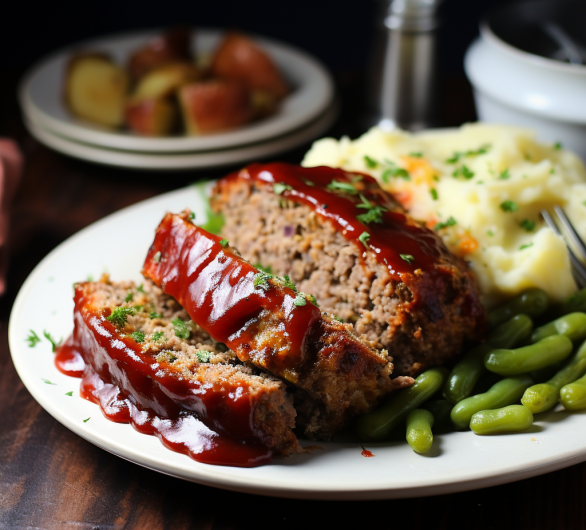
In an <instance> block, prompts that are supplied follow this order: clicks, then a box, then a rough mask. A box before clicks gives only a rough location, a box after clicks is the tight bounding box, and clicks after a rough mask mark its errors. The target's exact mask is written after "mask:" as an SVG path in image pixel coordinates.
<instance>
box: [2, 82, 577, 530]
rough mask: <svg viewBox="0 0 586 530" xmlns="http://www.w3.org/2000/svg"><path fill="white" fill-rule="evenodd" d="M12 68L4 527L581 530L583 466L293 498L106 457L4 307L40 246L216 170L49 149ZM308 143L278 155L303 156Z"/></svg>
mask: <svg viewBox="0 0 586 530" xmlns="http://www.w3.org/2000/svg"><path fill="white" fill-rule="evenodd" d="M17 78H18V76H17V75H14V76H12V81H13V82H12V83H8V84H5V85H3V86H2V88H0V101H1V102H2V103H1V106H0V116H2V118H0V119H1V120H2V121H0V135H11V136H12V137H16V138H17V139H18V140H19V142H20V143H21V145H22V147H23V150H24V152H25V155H26V160H27V166H26V171H25V175H24V179H23V182H22V186H21V188H20V191H19V193H18V195H17V197H16V201H15V204H14V209H13V213H12V230H11V245H12V249H11V268H10V273H9V278H8V280H9V288H8V292H7V293H6V294H5V295H4V296H3V297H2V298H1V299H0V528H2V529H10V530H12V529H14V530H17V529H32V528H40V529H59V530H61V529H63V530H85V529H100V530H107V529H122V528H125V529H126V528H128V529H160V528H164V529H174V530H175V529H178V530H182V529H187V528H194V529H214V530H228V529H242V528H255V529H258V530H262V529H265V528H266V529H271V530H274V529H275V528H279V529H295V530H300V529H305V528H316V529H317V528H319V529H322V528H323V529H325V528H334V529H344V528H355V529H368V530H371V529H372V530H374V529H376V530H379V529H384V528H405V529H407V528H408V529H409V530H419V529H422V530H423V529H425V530H430V529H436V528H437V529H440V528H441V529H454V528H467V529H470V530H476V529H483V530H484V529H496V530H508V529H531V530H533V529H536V530H537V529H544V530H545V529H552V528H555V529H557V528H559V529H580V528H586V464H581V465H577V466H573V467H570V468H568V469H565V470H561V471H558V472H555V473H550V474H547V475H544V476H541V477H537V478H533V479H530V480H524V481H521V482H516V483H512V484H508V485H504V486H499V487H494V488H489V489H483V490H477V491H470V492H466V493H459V494H451V495H444V496H436V497H430V498H415V499H406V500H396V501H372V502H343V503H336V502H317V501H297V500H288V499H272V498H263V497H255V496H251V495H246V494H240V493H233V492H227V491H221V490H216V489H212V488H208V487H204V486H199V485H197V484H191V483H188V482H183V481H181V480H178V479H174V478H171V477H168V476H165V475H162V474H159V473H156V472H153V471H150V470H148V469H144V468H142V467H139V466H138V465H135V464H132V463H129V462H126V461H124V460H122V459H120V458H118V457H116V456H114V455H111V454H109V453H107V452H106V451H103V450H102V449H99V448H98V447H95V446H93V445H92V444H90V443H88V442H86V441H85V440H83V439H81V438H80V437H78V436H77V435H75V434H73V433H72V432H70V431H69V430H67V429H66V428H65V427H63V426H62V425H61V424H59V423H58V422H57V421H56V420H54V419H53V418H52V417H51V416H50V415H49V414H48V413H47V412H45V411H44V410H43V409H42V408H41V407H40V406H39V405H38V404H37V403H36V402H35V401H34V400H33V398H32V397H31V396H30V394H29V393H28V392H27V390H26V389H25V388H24V386H23V384H22V383H21V382H20V379H19V378H18V375H17V374H16V372H15V370H14V368H13V366H12V363H11V361H10V354H9V349H8V341H7V324H8V317H9V313H10V308H11V306H12V303H13V301H14V297H15V296H16V293H17V292H18V289H19V288H20V286H21V284H22V282H23V281H24V280H25V278H26V276H27V275H28V274H29V273H30V271H31V270H32V269H33V268H34V266H35V265H36V264H37V263H38V262H39V261H40V260H41V259H42V258H43V257H44V256H45V255H46V254H47V252H49V251H50V250H51V249H53V248H54V247H55V246H56V245H57V244H59V243H60V242H61V241H63V240H64V239H66V238H67V237H69V236H70V235H72V234H73V233H75V232H77V231H78V230H80V229H81V228H83V227H85V226H87V225H89V224H90V223H92V222H94V221H96V220H98V219H100V218H102V217H103V216H105V215H107V214H109V213H111V212H114V211H116V210H118V209H120V208H122V207H124V206H127V205H129V204H133V203H136V202H138V201H140V200H143V199H146V198H148V197H152V196H154V195H157V194H159V193H162V192H165V191H168V190H170V189H175V188H178V187H181V186H183V185H186V184H187V183H189V182H192V181H194V180H197V179H198V178H202V177H203V176H205V177H206V178H207V177H210V176H216V175H218V174H221V173H222V172H221V171H205V172H200V173H184V174H165V173H157V174H149V173H143V172H141V173H139V172H132V171H123V170H117V169H112V168H107V167H101V166H96V165H92V164H86V163H83V162H79V161H75V160H73V159H70V158H67V157H64V156H61V155H59V154H57V153H54V152H52V151H50V150H49V149H47V148H45V147H43V146H41V145H39V144H38V143H37V142H35V141H34V140H33V139H31V138H30V137H29V136H28V135H27V134H26V133H25V132H24V129H23V127H22V123H21V121H20V118H19V115H18V111H17V108H16V102H15V98H14V95H13V94H14V92H13V91H12V90H13V88H14V82H15V81H16V79H17ZM340 81H341V82H342V88H343V93H344V94H345V95H346V102H347V103H348V104H347V105H346V107H345V109H346V110H345V113H344V115H343V117H342V121H341V122H340V123H339V124H338V126H337V128H336V129H335V131H334V134H336V135H338V134H340V133H346V132H349V133H350V134H357V133H358V132H359V131H357V130H356V129H357V127H356V125H355V123H356V121H355V120H354V119H353V114H352V113H353V112H354V111H355V110H356V103H355V101H356V99H357V98H355V97H354V96H355V94H354V93H353V92H352V90H354V89H353V88H352V87H353V86H355V85H352V78H351V77H349V78H343V77H342V78H340ZM448 88H449V90H448V92H449V98H448V101H452V103H451V104H452V105H453V107H454V108H453V110H452V111H451V113H450V116H452V118H451V119H452V120H453V121H454V122H461V121H464V120H466V119H470V118H471V117H473V116H471V115H470V111H469V110H467V109H470V108H471V107H470V94H469V92H468V91H467V88H466V86H465V84H464V83H463V82H462V81H460V82H459V83H458V82H456V83H452V84H450V85H449V87H448ZM458 90H459V91H460V92H459V93H458ZM458 94H460V95H458ZM462 102H464V103H462ZM303 149H304V148H301V149H299V150H298V151H296V152H293V153H288V154H286V155H284V156H283V157H280V158H282V159H285V160H290V161H298V160H299V158H300V156H301V154H302V152H303ZM585 444H586V440H585ZM388 473H389V474H390V475H392V473H393V470H392V469H389V470H388Z"/></svg>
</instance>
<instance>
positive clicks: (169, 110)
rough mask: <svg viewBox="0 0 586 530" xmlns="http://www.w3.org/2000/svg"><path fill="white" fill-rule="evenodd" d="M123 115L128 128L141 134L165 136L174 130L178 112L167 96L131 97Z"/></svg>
mask: <svg viewBox="0 0 586 530" xmlns="http://www.w3.org/2000/svg"><path fill="white" fill-rule="evenodd" d="M125 117H126V125H127V126H128V128H129V129H130V130H131V131H133V132H135V133H137V134H140V135H141V136H167V135H169V134H171V133H173V132H174V131H175V130H176V127H177V123H178V121H179V112H178V109H177V105H176V104H175V103H174V102H172V101H170V100H168V99H167V98H152V99H140V100H132V99H131V100H129V101H128V102H127V104H126V108H125Z"/></svg>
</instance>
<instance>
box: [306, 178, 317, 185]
mask: <svg viewBox="0 0 586 530" xmlns="http://www.w3.org/2000/svg"><path fill="white" fill-rule="evenodd" d="M303 182H305V184H306V185H307V186H315V184H314V183H313V182H312V181H311V180H309V179H303Z"/></svg>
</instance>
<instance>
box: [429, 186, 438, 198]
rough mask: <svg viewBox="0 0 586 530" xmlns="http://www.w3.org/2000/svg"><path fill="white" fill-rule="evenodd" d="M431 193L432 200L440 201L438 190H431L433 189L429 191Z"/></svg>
mask: <svg viewBox="0 0 586 530" xmlns="http://www.w3.org/2000/svg"><path fill="white" fill-rule="evenodd" d="M429 193H430V194H431V198H432V199H433V200H434V201H437V200H438V194H437V190H436V189H435V188H431V189H430V190H429Z"/></svg>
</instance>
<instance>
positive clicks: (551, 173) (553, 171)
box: [549, 167, 555, 175]
mask: <svg viewBox="0 0 586 530" xmlns="http://www.w3.org/2000/svg"><path fill="white" fill-rule="evenodd" d="M554 173H555V169H554V168H553V167H552V168H551V169H550V170H549V174H550V175H553V174H554Z"/></svg>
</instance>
